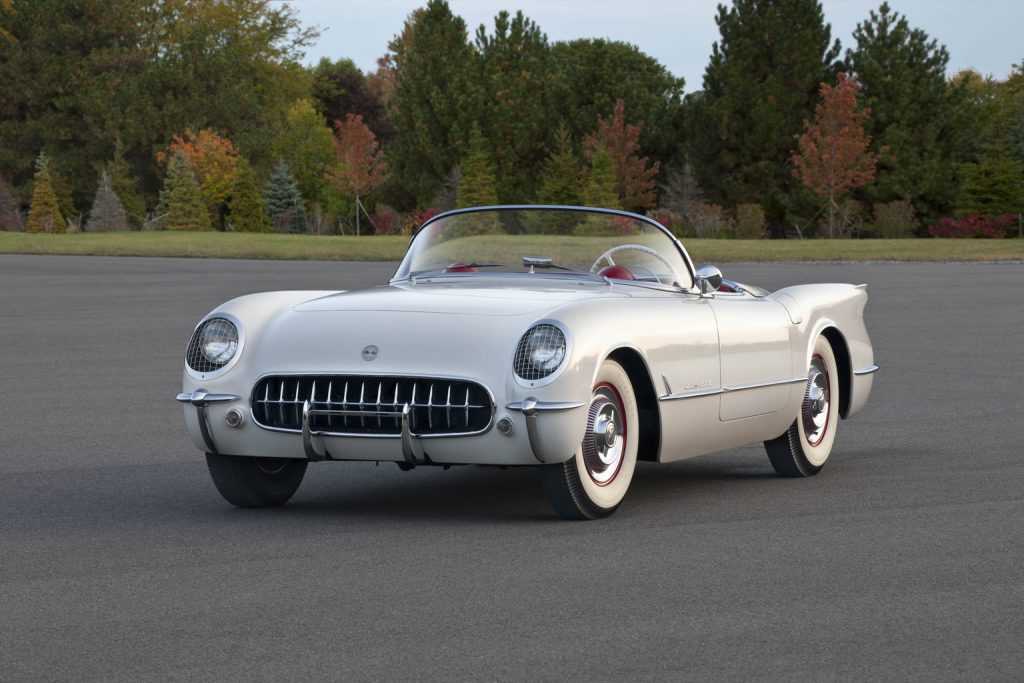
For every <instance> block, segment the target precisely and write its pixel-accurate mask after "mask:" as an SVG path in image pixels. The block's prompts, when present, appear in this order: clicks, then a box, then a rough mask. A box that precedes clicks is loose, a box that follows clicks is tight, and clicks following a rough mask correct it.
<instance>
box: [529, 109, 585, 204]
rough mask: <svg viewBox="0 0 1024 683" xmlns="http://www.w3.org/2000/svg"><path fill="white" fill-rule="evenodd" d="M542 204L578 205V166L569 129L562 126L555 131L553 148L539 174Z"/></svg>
mask: <svg viewBox="0 0 1024 683" xmlns="http://www.w3.org/2000/svg"><path fill="white" fill-rule="evenodd" d="M540 178H541V180H540V194H539V195H538V197H537V198H538V199H539V200H540V202H541V203H542V204H561V205H566V206H576V205H578V204H579V203H580V164H579V160H578V159H577V158H576V153H575V151H574V150H573V147H572V138H571V137H570V133H569V128H568V127H567V126H565V125H564V124H561V125H559V127H558V128H557V129H556V130H555V146H554V150H553V151H552V152H551V154H549V155H548V158H547V161H545V162H544V168H543V169H541V174H540Z"/></svg>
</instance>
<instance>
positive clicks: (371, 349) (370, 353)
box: [363, 344, 377, 360]
mask: <svg viewBox="0 0 1024 683" xmlns="http://www.w3.org/2000/svg"><path fill="white" fill-rule="evenodd" d="M376 357H377V347H376V346H374V345H373V344H370V345H369V346H364V347H363V360H373V359H375V358H376Z"/></svg>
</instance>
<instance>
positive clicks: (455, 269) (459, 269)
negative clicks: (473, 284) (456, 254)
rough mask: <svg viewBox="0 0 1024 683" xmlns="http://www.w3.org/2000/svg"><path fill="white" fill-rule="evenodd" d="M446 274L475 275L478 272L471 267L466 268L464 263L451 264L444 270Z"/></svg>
mask: <svg viewBox="0 0 1024 683" xmlns="http://www.w3.org/2000/svg"><path fill="white" fill-rule="evenodd" d="M444 272H446V273H476V272H478V271H477V269H476V268H474V267H473V266H467V265H466V264H465V263H453V264H451V265H450V266H448V267H447V268H445V269H444Z"/></svg>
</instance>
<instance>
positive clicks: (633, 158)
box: [585, 99, 660, 211]
mask: <svg viewBox="0 0 1024 683" xmlns="http://www.w3.org/2000/svg"><path fill="white" fill-rule="evenodd" d="M641 131H643V125H642V124H635V123H629V124H627V123H626V105H625V103H624V102H623V101H622V100H621V99H620V100H616V101H615V111H614V115H613V117H612V120H611V121H605V120H604V119H603V118H602V117H601V115H600V114H599V115H598V117H597V130H596V131H594V132H593V133H592V134H590V135H588V136H587V139H586V140H585V151H586V155H587V159H592V158H593V156H594V154H595V153H596V152H597V150H598V149H601V148H604V149H606V150H608V153H609V154H610V155H611V157H612V167H613V168H614V169H615V191H616V193H617V194H618V195H619V201H620V203H621V204H622V206H623V208H625V209H627V210H629V211H640V210H643V209H648V208H650V207H652V206H654V202H655V199H656V196H655V192H654V188H655V182H654V179H655V178H656V177H657V175H658V169H659V168H660V164H659V163H658V162H657V161H655V162H654V163H653V164H652V165H651V166H650V168H648V166H647V157H642V156H639V154H638V150H639V149H640V133H641Z"/></svg>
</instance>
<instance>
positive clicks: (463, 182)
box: [455, 126, 498, 209]
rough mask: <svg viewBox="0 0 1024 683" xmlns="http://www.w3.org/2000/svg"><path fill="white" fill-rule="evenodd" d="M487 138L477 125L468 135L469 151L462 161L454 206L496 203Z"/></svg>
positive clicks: (492, 168)
mask: <svg viewBox="0 0 1024 683" xmlns="http://www.w3.org/2000/svg"><path fill="white" fill-rule="evenodd" d="M488 147H489V145H488V144H487V139H486V138H484V136H483V133H481V132H480V128H479V127H478V126H473V129H472V131H471V132H470V136H469V152H468V153H467V154H466V159H465V161H463V163H462V176H461V178H460V179H459V188H458V191H457V194H456V198H455V206H456V207H458V208H460V209H461V208H463V207H467V206H492V205H494V204H497V203H498V192H497V188H496V184H497V183H496V180H495V173H494V163H493V162H492V161H491V155H490V150H489V149H488Z"/></svg>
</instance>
